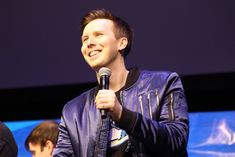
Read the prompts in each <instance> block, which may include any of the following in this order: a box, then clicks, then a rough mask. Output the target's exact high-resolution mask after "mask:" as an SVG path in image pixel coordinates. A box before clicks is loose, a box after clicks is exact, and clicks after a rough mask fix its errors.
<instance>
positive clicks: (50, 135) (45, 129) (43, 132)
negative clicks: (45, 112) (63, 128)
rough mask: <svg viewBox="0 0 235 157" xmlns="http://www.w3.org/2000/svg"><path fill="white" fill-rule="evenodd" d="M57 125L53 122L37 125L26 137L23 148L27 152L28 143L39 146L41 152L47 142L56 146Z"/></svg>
mask: <svg viewBox="0 0 235 157" xmlns="http://www.w3.org/2000/svg"><path fill="white" fill-rule="evenodd" d="M58 127H59V124H58V123H57V122H54V121H50V120H48V121H44V122H41V123H40V124H39V125H37V126H36V127H35V128H34V129H33V130H32V131H31V132H30V134H29V135H28V137H27V138H26V140H25V147H26V149H27V150H29V143H32V144H40V146H41V151H43V148H44V147H45V146H46V142H47V140H49V141H51V142H52V143H53V144H54V146H55V145H56V141H57V136H58V132H59V129H58Z"/></svg>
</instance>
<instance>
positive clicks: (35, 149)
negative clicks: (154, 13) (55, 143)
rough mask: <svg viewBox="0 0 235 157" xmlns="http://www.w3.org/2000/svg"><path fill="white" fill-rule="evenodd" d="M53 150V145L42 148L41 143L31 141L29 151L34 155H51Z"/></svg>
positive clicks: (43, 156)
mask: <svg viewBox="0 0 235 157" xmlns="http://www.w3.org/2000/svg"><path fill="white" fill-rule="evenodd" d="M52 150H53V147H48V145H46V146H45V147H43V149H41V145H40V144H32V143H29V151H30V153H31V154H32V157H51V153H52Z"/></svg>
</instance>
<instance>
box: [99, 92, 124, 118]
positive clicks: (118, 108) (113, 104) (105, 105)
mask: <svg viewBox="0 0 235 157" xmlns="http://www.w3.org/2000/svg"><path fill="white" fill-rule="evenodd" d="M95 103H96V107H97V108H98V109H107V110H108V111H109V112H110V114H111V117H112V119H113V120H114V121H118V120H119V119H120V118H121V114H122V105H121V104H120V103H119V101H118V99H117V97H116V95H115V93H114V91H112V90H108V89H102V90H99V92H98V94H97V95H96V99H95Z"/></svg>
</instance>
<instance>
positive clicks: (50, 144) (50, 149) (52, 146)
mask: <svg viewBox="0 0 235 157" xmlns="http://www.w3.org/2000/svg"><path fill="white" fill-rule="evenodd" d="M54 147H55V146H54V144H53V143H52V142H51V141H50V140H47V141H46V146H45V148H44V149H47V150H48V151H49V153H50V154H51V153H52V151H53V149H54Z"/></svg>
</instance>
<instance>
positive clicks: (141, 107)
mask: <svg viewBox="0 0 235 157" xmlns="http://www.w3.org/2000/svg"><path fill="white" fill-rule="evenodd" d="M139 101H140V109H141V114H142V115H144V110H143V102H142V96H141V95H140V96H139Z"/></svg>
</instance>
